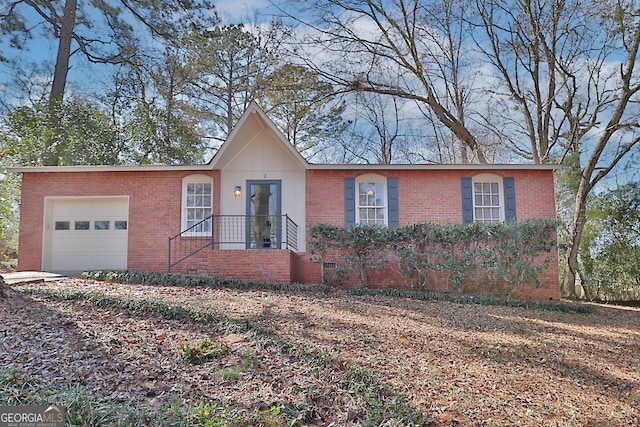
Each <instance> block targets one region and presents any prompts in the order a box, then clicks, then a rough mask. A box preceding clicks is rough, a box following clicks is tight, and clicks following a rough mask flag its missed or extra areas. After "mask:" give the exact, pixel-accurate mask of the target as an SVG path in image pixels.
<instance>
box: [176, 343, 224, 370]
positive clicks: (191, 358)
mask: <svg viewBox="0 0 640 427" xmlns="http://www.w3.org/2000/svg"><path fill="white" fill-rule="evenodd" d="M227 353H229V349H227V347H226V346H225V345H224V344H223V343H222V342H220V341H211V340H210V339H209V338H205V339H203V340H202V341H200V342H198V343H196V344H190V343H184V342H182V343H180V356H181V357H182V358H183V359H184V360H186V361H188V362H189V363H192V364H194V365H201V364H203V363H206V362H208V361H210V360H213V359H220V358H222V357H223V356H225V355H226V354H227Z"/></svg>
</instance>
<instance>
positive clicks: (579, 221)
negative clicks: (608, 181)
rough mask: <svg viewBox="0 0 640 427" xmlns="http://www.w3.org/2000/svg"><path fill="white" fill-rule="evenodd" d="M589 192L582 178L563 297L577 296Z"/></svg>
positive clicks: (566, 266) (575, 209)
mask: <svg viewBox="0 0 640 427" xmlns="http://www.w3.org/2000/svg"><path fill="white" fill-rule="evenodd" d="M588 194H589V186H588V182H586V180H585V178H584V177H583V178H582V179H581V180H580V187H579V188H578V193H577V194H576V204H575V208H574V211H573V230H572V231H571V242H570V244H569V250H568V251H567V258H566V263H565V269H564V280H563V282H562V287H561V289H560V292H561V294H562V296H563V297H566V298H575V297H576V275H577V272H578V252H579V251H580V240H581V239H582V232H583V231H584V225H585V221H586V207H587V195H588Z"/></svg>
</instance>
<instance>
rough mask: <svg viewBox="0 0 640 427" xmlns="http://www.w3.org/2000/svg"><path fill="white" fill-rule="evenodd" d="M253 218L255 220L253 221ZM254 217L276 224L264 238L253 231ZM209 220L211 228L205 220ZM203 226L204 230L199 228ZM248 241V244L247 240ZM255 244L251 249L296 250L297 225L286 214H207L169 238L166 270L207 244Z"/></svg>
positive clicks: (206, 246)
mask: <svg viewBox="0 0 640 427" xmlns="http://www.w3.org/2000/svg"><path fill="white" fill-rule="evenodd" d="M252 218H253V219H254V220H253V221H252ZM256 218H260V219H261V220H260V221H262V220H264V221H268V219H275V221H276V224H275V227H272V225H271V224H270V223H268V222H267V224H269V228H268V230H269V231H268V233H267V234H266V235H263V238H264V239H260V240H258V238H257V237H256V236H257V235H256V234H252V232H251V230H252V227H251V225H252V224H254V225H255V224H256V220H255V219H256ZM209 222H210V227H209V226H208V224H207V225H205V223H209ZM203 228H205V229H206V230H207V232H206V233H202V232H200V231H199V230H202V229H203ZM247 242H249V244H248V243H247ZM234 244H236V245H244V246H245V247H248V246H250V245H251V244H253V245H255V246H253V247H251V248H250V249H289V250H293V251H297V250H298V225H297V224H296V223H295V222H294V221H293V220H292V219H291V218H290V217H289V216H288V215H286V214H285V215H210V216H208V217H206V218H204V219H203V220H202V221H199V222H198V223H196V224H194V225H192V226H191V227H189V228H187V229H186V230H183V231H181V232H180V233H178V234H176V235H175V236H172V237H169V238H168V271H169V272H171V268H172V267H174V266H175V265H177V264H179V263H181V262H182V261H184V260H186V259H187V258H189V257H191V256H193V255H195V254H197V253H199V252H200V251H202V250H203V249H206V248H208V247H211V248H216V246H218V247H219V246H220V245H234Z"/></svg>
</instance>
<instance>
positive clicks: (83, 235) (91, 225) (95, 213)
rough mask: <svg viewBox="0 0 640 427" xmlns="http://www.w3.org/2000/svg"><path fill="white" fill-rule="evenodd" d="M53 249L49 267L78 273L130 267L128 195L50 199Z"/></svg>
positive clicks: (49, 228) (51, 249) (50, 254)
mask: <svg viewBox="0 0 640 427" xmlns="http://www.w3.org/2000/svg"><path fill="white" fill-rule="evenodd" d="M50 203H51V205H50V209H49V212H50V216H49V218H50V219H49V220H48V221H47V224H46V225H47V229H48V232H49V233H50V234H49V242H50V248H49V251H48V257H47V256H46V254H45V267H46V264H47V263H46V260H47V258H48V261H49V262H48V264H49V268H48V269H50V270H51V271H60V272H75V271H86V270H98V269H118V270H122V269H126V268H127V236H128V228H129V220H128V214H129V200H128V198H126V197H117V198H97V199H85V198H82V199H54V200H50Z"/></svg>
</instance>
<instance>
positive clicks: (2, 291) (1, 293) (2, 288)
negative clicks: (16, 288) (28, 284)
mask: <svg viewBox="0 0 640 427" xmlns="http://www.w3.org/2000/svg"><path fill="white" fill-rule="evenodd" d="M8 290H9V286H8V285H7V284H6V283H5V282H4V279H3V278H2V276H0V299H5V298H6V297H7V291H8Z"/></svg>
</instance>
